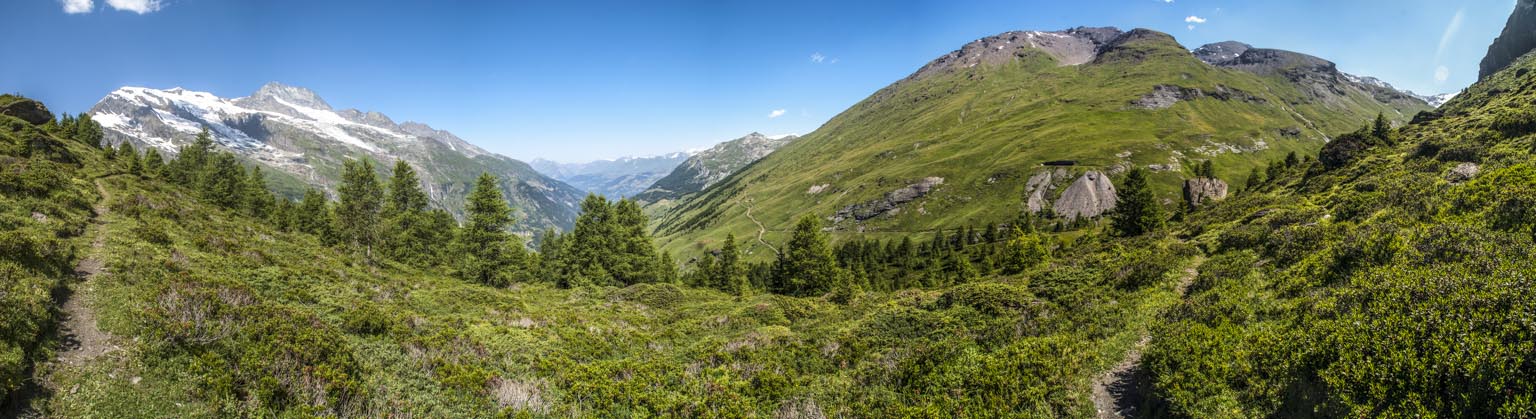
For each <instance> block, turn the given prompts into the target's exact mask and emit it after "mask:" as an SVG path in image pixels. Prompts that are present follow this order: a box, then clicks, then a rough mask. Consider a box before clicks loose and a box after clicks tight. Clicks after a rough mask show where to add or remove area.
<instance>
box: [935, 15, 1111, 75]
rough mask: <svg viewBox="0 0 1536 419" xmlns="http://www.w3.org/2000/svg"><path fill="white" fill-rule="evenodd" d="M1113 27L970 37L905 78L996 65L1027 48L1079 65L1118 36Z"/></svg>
mask: <svg viewBox="0 0 1536 419" xmlns="http://www.w3.org/2000/svg"><path fill="white" fill-rule="evenodd" d="M1121 34H1122V32H1121V31H1120V30H1119V29H1116V28H1087V27H1078V28H1073V29H1067V30H1062V31H1055V32H1040V31H1013V32H1005V33H1002V34H998V35H993V36H989V37H986V38H981V39H977V40H975V41H972V42H970V43H968V44H965V46H962V47H960V49H958V50H955V51H953V52H950V53H949V54H945V55H944V56H942V57H939V58H938V59H935V60H933V61H932V62H929V63H928V65H925V66H923V68H922V69H920V70H918V71H917V73H916V74H913V75H912V77H910V78H909V79H916V78H922V77H926V76H928V75H932V74H940V73H944V72H948V71H952V70H956V69H963V68H971V67H976V66H978V65H998V64H1004V63H1008V62H1010V61H1013V60H1014V59H1017V58H1019V57H1021V56H1024V55H1025V54H1027V53H1028V52H1029V51H1039V52H1043V53H1045V54H1046V55H1048V56H1050V57H1051V58H1053V59H1055V60H1056V61H1057V63H1058V64H1060V65H1063V66H1067V65H1081V64H1087V63H1089V62H1092V61H1093V59H1094V57H1096V56H1097V55H1098V51H1099V48H1100V47H1101V46H1102V45H1104V44H1105V43H1107V42H1110V41H1111V40H1114V39H1116V38H1118V37H1119V36H1120V35H1121Z"/></svg>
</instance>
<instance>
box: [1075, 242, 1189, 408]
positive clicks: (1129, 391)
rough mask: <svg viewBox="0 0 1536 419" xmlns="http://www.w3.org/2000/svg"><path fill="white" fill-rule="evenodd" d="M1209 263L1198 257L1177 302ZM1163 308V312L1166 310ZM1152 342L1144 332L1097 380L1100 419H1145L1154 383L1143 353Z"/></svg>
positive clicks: (1178, 288)
mask: <svg viewBox="0 0 1536 419" xmlns="http://www.w3.org/2000/svg"><path fill="white" fill-rule="evenodd" d="M1203 263H1205V257H1204V256H1197V257H1195V258H1194V259H1192V260H1191V261H1190V262H1189V266H1188V267H1186V268H1184V274H1183V275H1182V276H1180V277H1179V282H1178V284H1177V285H1176V286H1175V287H1174V293H1175V294H1176V295H1177V296H1178V299H1176V300H1175V301H1177V300H1182V299H1183V298H1184V293H1185V292H1187V291H1188V290H1189V285H1190V284H1191V283H1193V282H1194V280H1195V277H1197V276H1199V275H1200V265H1201V264H1203ZM1166 309H1167V307H1163V308H1162V309H1161V310H1159V312H1161V311H1162V310H1166ZM1151 342H1152V334H1151V331H1150V330H1142V332H1141V339H1139V340H1137V341H1136V344H1135V345H1134V346H1132V347H1131V349H1130V350H1129V351H1126V353H1125V358H1123V359H1121V361H1120V363H1119V364H1116V365H1115V367H1114V368H1111V369H1110V370H1109V371H1105V372H1104V373H1103V374H1100V375H1099V376H1098V377H1095V378H1094V379H1093V407H1094V409H1095V410H1096V411H1097V412H1098V415H1097V416H1096V417H1097V418H1098V419H1124V418H1135V417H1141V416H1142V415H1140V412H1137V409H1138V408H1140V407H1141V406H1143V405H1145V402H1146V400H1147V396H1148V394H1147V390H1148V386H1149V385H1150V384H1151V383H1148V382H1147V379H1148V378H1149V377H1147V375H1146V373H1145V371H1144V370H1142V368H1141V354H1142V350H1144V349H1146V347H1147V344H1148V343H1151Z"/></svg>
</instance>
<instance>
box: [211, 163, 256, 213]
mask: <svg viewBox="0 0 1536 419" xmlns="http://www.w3.org/2000/svg"><path fill="white" fill-rule="evenodd" d="M212 161H213V164H212V165H211V166H210V168H209V169H207V170H205V172H207V174H206V175H204V179H205V181H204V182H203V186H202V191H203V199H206V200H208V201H209V202H212V203H214V204H216V205H218V206H221V207H224V208H226V209H240V208H241V207H243V206H244V204H245V181H246V174H245V168H244V167H242V166H240V161H239V160H238V159H236V158H235V155H233V154H229V153H218V154H215V155H214V156H213V158H212Z"/></svg>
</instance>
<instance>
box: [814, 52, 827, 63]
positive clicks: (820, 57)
mask: <svg viewBox="0 0 1536 419" xmlns="http://www.w3.org/2000/svg"><path fill="white" fill-rule="evenodd" d="M826 60H827V56H825V55H822V54H821V53H819V52H818V53H815V54H811V62H813V63H817V64H821V62H823V61H826Z"/></svg>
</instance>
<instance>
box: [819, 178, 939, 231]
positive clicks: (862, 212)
mask: <svg viewBox="0 0 1536 419" xmlns="http://www.w3.org/2000/svg"><path fill="white" fill-rule="evenodd" d="M943 184H944V178H941V177H927V178H923V179H922V180H919V181H917V183H913V184H911V185H907V186H905V187H902V188H900V189H896V190H894V191H890V192H886V193H885V196H884V197H882V198H880V199H876V200H873V201H869V202H865V203H861V204H854V205H849V206H846V207H843V209H841V210H838V211H837V215H834V216H833V217H832V222H834V223H840V222H843V220H848V219H853V220H857V221H864V220H868V219H871V218H875V217H879V216H881V215H885V214H888V213H890V214H894V213H895V212H896V211H899V210H900V209H901V206H902V204H906V203H908V202H912V201H915V200H917V199H918V198H922V197H923V196H925V195H928V193H929V192H932V191H933V189H934V188H935V187H937V186H939V185H943Z"/></svg>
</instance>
